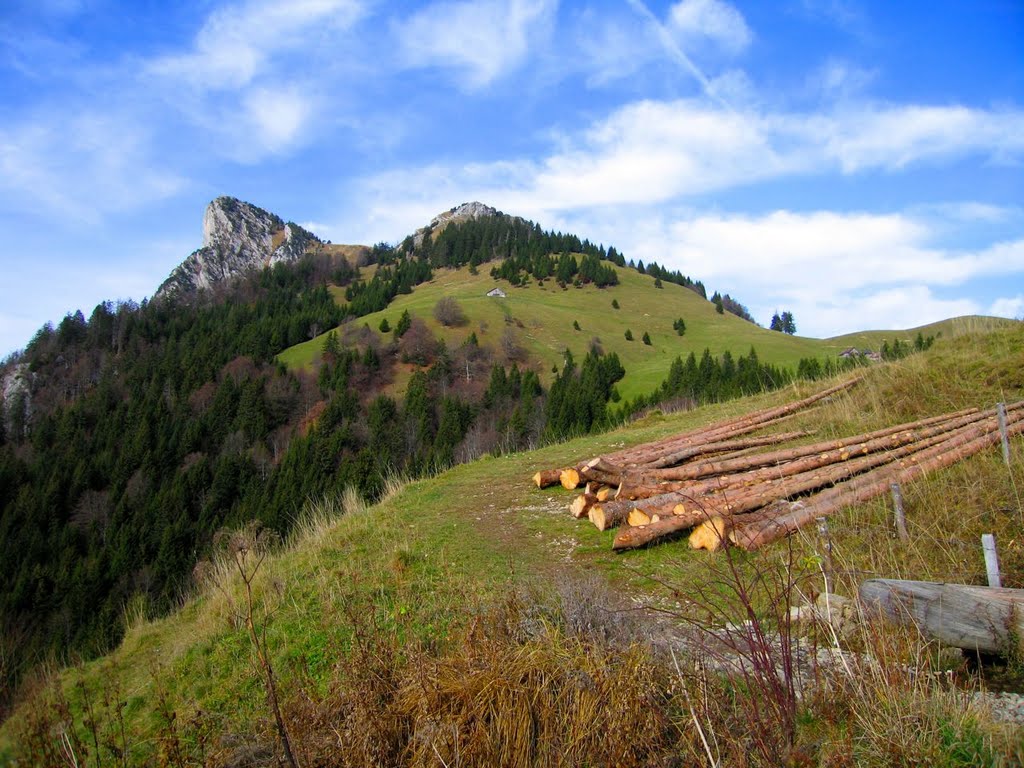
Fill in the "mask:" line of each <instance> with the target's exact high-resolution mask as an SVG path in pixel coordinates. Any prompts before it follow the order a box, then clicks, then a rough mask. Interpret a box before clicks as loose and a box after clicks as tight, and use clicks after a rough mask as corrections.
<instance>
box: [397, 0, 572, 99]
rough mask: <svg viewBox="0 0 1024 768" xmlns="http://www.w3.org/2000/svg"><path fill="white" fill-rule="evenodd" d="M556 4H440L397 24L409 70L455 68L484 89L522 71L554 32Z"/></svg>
mask: <svg viewBox="0 0 1024 768" xmlns="http://www.w3.org/2000/svg"><path fill="white" fill-rule="evenodd" d="M556 8H557V0H484V1H483V2H440V3H434V4H433V5H430V6H428V7H427V8H424V9H423V10H421V11H419V12H418V13H416V14H414V15H413V16H412V17H411V18H409V19H408V20H406V21H403V22H401V23H399V24H397V25H396V33H397V36H398V41H399V45H400V46H401V52H402V57H403V59H404V61H405V63H406V64H407V65H408V66H411V67H432V66H439V67H452V68H454V69H456V70H459V71H461V72H463V73H464V77H465V80H464V81H463V82H464V84H465V86H466V87H467V88H470V89H472V88H480V87H483V86H485V85H487V84H489V83H491V82H492V81H494V80H496V79H498V78H499V77H501V76H502V75H504V74H506V73H508V72H509V71H511V70H513V69H515V68H516V67H518V66H519V65H520V64H521V63H522V62H523V61H524V59H525V58H526V56H527V54H528V53H530V51H531V48H532V47H533V45H534V44H535V43H536V42H537V41H538V40H540V39H543V38H544V37H545V36H546V35H548V34H549V33H550V32H551V31H552V27H553V24H554V13H555V9H556Z"/></svg>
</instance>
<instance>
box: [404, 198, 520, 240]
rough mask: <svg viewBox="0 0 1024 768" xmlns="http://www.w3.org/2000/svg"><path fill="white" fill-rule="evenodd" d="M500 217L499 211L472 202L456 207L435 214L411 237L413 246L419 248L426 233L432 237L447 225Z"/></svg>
mask: <svg viewBox="0 0 1024 768" xmlns="http://www.w3.org/2000/svg"><path fill="white" fill-rule="evenodd" d="M500 215H501V211H499V210H498V209H497V208H491V206H489V205H484V204H483V203H478V202H472V203H463V204H462V205H457V206H456V207H454V208H452V209H451V210H450V211H445V212H444V213H439V214H437V216H435V217H434V218H433V219H431V220H430V223H429V224H428V225H427V226H425V227H420V228H419V229H417V230H416V232H415V234H414V235H413V245H415V246H416V247H417V248H419V247H420V245H421V244H422V243H423V237H424V235H426V234H427V232H430V233H431V237H433V236H434V235H436V234H437V233H438V232H440V231H441V230H443V229H444V228H445V227H447V226H448V225H449V224H452V223H459V222H463V221H469V220H471V219H482V218H484V217H486V216H500Z"/></svg>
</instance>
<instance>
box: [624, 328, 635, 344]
mask: <svg viewBox="0 0 1024 768" xmlns="http://www.w3.org/2000/svg"><path fill="white" fill-rule="evenodd" d="M624 335H625V337H626V341H632V340H633V332H632V331H631V330H629V328H627V329H626V333H625V334H624Z"/></svg>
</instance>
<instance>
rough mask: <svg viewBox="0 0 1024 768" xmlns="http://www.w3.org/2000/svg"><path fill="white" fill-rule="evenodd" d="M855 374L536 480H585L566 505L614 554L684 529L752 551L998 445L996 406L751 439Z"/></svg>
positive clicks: (700, 539)
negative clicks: (817, 437)
mask: <svg viewBox="0 0 1024 768" xmlns="http://www.w3.org/2000/svg"><path fill="white" fill-rule="evenodd" d="M856 381H857V379H853V380H851V381H848V382H844V383H843V384H840V385H837V386H835V387H831V388H829V389H827V390H824V391H822V392H819V393H817V394H815V395H813V396H811V397H808V398H804V399H803V400H799V401H796V402H794V403H790V404H788V405H785V406H780V407H778V408H771V409H765V410H762V411H757V412H755V413H751V414H747V415H746V416H742V417H739V418H736V419H732V420H730V421H726V422H722V423H719V424H713V425H710V426H708V427H704V428H702V429H698V430H691V431H690V432H687V433H684V434H682V435H676V436H673V437H669V438H666V439H663V440H659V441H656V442H653V443H648V444H645V445H640V446H635V447H633V448H629V449H626V450H622V451H618V452H616V453H611V454H606V455H604V456H599V457H596V458H593V459H590V460H587V461H583V462H580V463H578V464H575V465H574V466H572V467H569V468H566V469H562V470H542V471H541V472H538V473H537V475H535V476H534V482H535V483H536V484H537V485H538V486H539V487H545V486H546V485H552V484H555V483H561V484H562V485H563V486H564V487H565V488H568V489H575V488H577V487H579V486H580V485H581V484H585V486H586V487H585V488H584V490H583V493H581V494H580V495H579V496H577V497H576V498H575V499H574V500H573V502H572V504H571V505H570V511H571V512H572V514H573V516H574V517H576V518H583V517H587V518H588V519H589V520H590V521H591V522H592V523H593V524H594V525H595V526H596V527H597V528H598V529H599V530H602V531H603V530H608V529H610V528H617V529H618V531H617V532H616V536H615V540H614V543H613V548H614V549H615V550H626V549H633V548H636V547H640V546H645V545H648V544H651V543H653V542H658V541H662V540H665V539H668V538H672V537H676V536H678V535H679V534H680V533H681V532H684V531H688V530H691V529H692V532H691V534H690V537H689V541H690V545H691V546H692V547H694V548H698V549H711V550H715V549H718V548H720V547H722V546H723V545H725V544H727V543H731V544H734V545H736V546H739V547H742V548H744V549H747V550H754V549H758V548H760V547H762V546H764V545H766V544H769V543H771V542H773V541H776V540H778V539H780V538H782V537H784V536H787V535H789V534H790V533H792V532H793V531H796V530H798V529H799V528H801V527H803V526H805V525H808V524H809V523H811V522H813V521H814V520H816V519H818V518H821V517H827V516H828V515H830V514H833V513H834V512H836V511H837V510H839V509H842V508H843V507H846V506H849V505H852V504H856V503H860V502H863V501H866V500H868V499H870V498H873V497H875V496H878V495H880V494H883V493H887V492H889V489H890V486H891V485H892V484H893V483H904V482H908V481H911V480H914V479H916V478H918V477H921V476H923V475H925V474H927V473H928V472H932V471H935V470H938V469H942V468H944V467H947V466H950V465H951V464H954V463H956V462H958V461H961V460H962V459H964V458H966V457H968V456H971V455H973V454H975V453H978V452H979V451H981V450H984V449H985V448H988V447H990V446H992V445H995V444H996V443H998V442H999V440H1000V423H999V419H998V418H997V415H996V413H995V411H991V412H981V411H980V410H978V409H976V408H972V409H967V410H962V411H957V412H955V413H947V414H943V415H940V416H934V417H931V418H927V419H921V420H919V421H914V422H910V423H906V424H899V425H896V426H892V427H887V428H885V429H879V430H875V431H873V432H869V433H867V434H863V435H856V436H853V437H846V438H840V439H834V440H826V441H819V442H815V443H811V444H808V445H799V446H795V447H783V446H784V445H785V444H786V443H789V442H791V441H793V440H796V439H797V438H800V437H805V436H806V435H807V433H805V432H792V431H791V432H777V433H774V434H768V435H755V434H753V433H755V432H758V431H760V430H762V429H765V428H769V427H775V426H777V425H778V424H779V423H780V422H782V421H783V420H785V419H787V418H789V417H791V416H792V415H793V414H795V413H797V412H799V411H800V410H802V409H805V408H809V407H812V406H814V405H815V404H816V403H818V402H820V401H821V400H823V399H824V398H826V397H829V396H831V395H833V394H836V393H837V392H840V391H842V390H843V389H845V388H847V387H849V386H852V385H853V384H854V383H856ZM1022 431H1024V402H1022V403H1016V404H1012V405H1009V406H1007V407H1006V432H1007V434H1020V433H1021V432H1022ZM760 448H769V450H756V449H760ZM752 449H755V450H752Z"/></svg>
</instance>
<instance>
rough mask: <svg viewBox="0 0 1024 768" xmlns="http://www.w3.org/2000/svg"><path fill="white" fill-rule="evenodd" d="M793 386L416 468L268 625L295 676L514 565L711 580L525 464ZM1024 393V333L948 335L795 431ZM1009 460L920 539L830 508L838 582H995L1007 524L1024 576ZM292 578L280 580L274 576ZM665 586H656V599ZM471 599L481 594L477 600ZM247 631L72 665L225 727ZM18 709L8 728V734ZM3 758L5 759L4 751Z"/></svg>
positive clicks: (922, 490)
mask: <svg viewBox="0 0 1024 768" xmlns="http://www.w3.org/2000/svg"><path fill="white" fill-rule="evenodd" d="M812 389H813V386H812V385H802V386H800V387H793V388H791V389H789V390H787V391H784V392H776V393H772V394H770V395H766V396H761V397H757V398H750V399H747V400H743V401H733V402H731V403H728V404H724V405H719V406H714V407H708V408H703V409H699V410H696V411H692V412H689V413H680V414H672V415H669V416H661V415H655V416H652V417H648V419H646V420H644V421H643V422H640V423H638V424H634V425H631V426H630V427H628V428H623V429H620V430H617V431H616V432H612V433H609V434H605V435H599V436H590V437H586V438H581V439H578V440H575V441H572V442H569V443H565V444H561V445H554V446H549V447H546V448H544V449H541V450H538V451H534V452H530V453H522V454H516V455H512V456H506V457H501V458H485V459H482V460H479V461H476V462H473V463H471V464H467V465H463V466H460V467H456V468H455V469H453V470H451V471H448V472H446V473H444V474H442V475H440V476H438V477H436V478H433V479H426V480H420V481H417V482H414V483H411V484H409V485H407V486H406V487H405V488H404V490H402V491H401V492H399V493H397V495H394V496H393V497H391V498H389V499H387V500H386V501H384V502H383V503H382V504H380V505H379V506H377V507H375V508H372V509H370V510H362V511H358V512H354V513H352V514H349V515H347V516H344V517H341V518H340V519H337V520H335V521H332V522H330V523H326V524H323V525H320V526H317V527H316V528H315V531H313V532H312V533H309V534H307V535H306V536H305V537H302V538H300V539H299V540H298V541H297V542H296V543H293V545H292V546H290V547H289V548H288V549H286V550H285V551H284V552H282V553H281V554H280V555H279V556H276V557H274V558H273V559H272V560H271V561H270V562H269V563H268V566H267V568H266V569H265V573H264V574H263V578H262V579H261V584H262V585H264V589H263V594H264V595H265V596H266V599H267V600H268V601H269V602H271V603H272V604H273V605H274V606H275V607H276V610H277V612H276V614H275V617H274V620H273V623H272V625H271V629H270V632H269V636H268V637H269V643H270V645H271V647H272V648H273V649H274V650H275V655H276V657H277V664H278V668H279V670H280V671H281V673H282V678H283V680H284V685H285V686H286V687H287V686H288V685H289V684H290V682H289V681H294V679H295V676H296V674H299V670H301V674H302V675H309V677H310V678H311V679H312V681H313V683H314V684H315V682H316V681H317V680H318V679H320V678H321V676H324V675H326V674H328V672H329V671H330V669H331V667H332V666H333V665H334V664H335V663H337V662H338V661H339V660H340V659H343V658H344V657H345V655H346V654H347V653H348V652H349V651H350V649H351V641H352V617H353V616H355V615H361V616H363V617H366V616H373V617H374V619H375V621H376V623H377V625H378V626H379V627H382V628H384V629H388V628H390V629H394V630H395V631H397V632H399V634H400V635H402V636H406V637H407V636H410V635H416V636H420V637H430V638H435V639H439V641H440V642H443V638H444V636H445V634H446V631H447V630H448V628H449V627H450V626H451V625H452V624H453V623H460V622H464V621H466V620H468V618H469V616H470V615H471V613H472V610H471V609H472V608H473V606H476V605H479V604H480V602H481V601H483V600H486V599H487V597H488V596H489V595H494V594H495V593H497V592H499V591H501V589H502V588H503V585H504V584H506V583H508V582H509V581H513V580H519V581H521V580H534V581H540V582H546V583H549V584H553V583H557V582H558V581H560V580H561V578H553V577H555V576H556V575H558V576H560V577H564V575H565V574H566V573H567V572H568V571H572V572H585V573H591V574H594V573H596V574H600V575H601V576H602V577H603V579H604V580H606V581H607V582H609V583H610V584H612V585H613V586H617V587H621V588H623V589H624V593H625V594H627V595H630V596H636V595H639V594H643V593H644V592H647V593H649V594H651V595H653V596H655V597H656V598H659V599H664V600H667V601H668V602H669V603H671V602H672V600H673V599H674V598H673V596H672V595H671V594H670V593H668V592H666V591H665V590H664V589H663V588H662V587H660V586H659V582H667V583H670V584H675V585H679V587H680V589H681V590H683V592H684V594H685V593H686V590H687V587H686V585H688V584H693V583H705V582H706V581H707V580H708V578H709V573H710V572H711V570H712V569H713V568H714V567H715V564H716V563H719V564H720V563H721V560H720V559H718V558H720V556H717V555H711V554H708V553H704V552H692V551H690V550H689V549H687V548H686V545H685V542H683V543H681V544H677V545H674V546H661V547H654V548H650V549H647V550H642V551H636V552H631V553H628V554H626V555H624V556H616V555H613V553H612V552H611V551H610V543H611V539H612V537H613V535H612V532H605V533H601V532H598V531H596V530H595V529H594V528H593V527H592V526H590V525H588V524H585V523H581V522H577V521H574V520H572V519H571V518H570V517H569V516H568V515H567V514H565V512H564V510H565V505H566V504H567V503H568V501H569V500H570V498H571V496H570V494H568V493H567V492H564V491H562V490H561V489H555V490H552V489H548V490H543V491H540V490H537V489H535V488H532V487H530V486H529V484H528V482H527V479H528V477H529V476H530V474H532V473H533V472H534V471H535V470H536V469H537V468H539V467H547V466H560V465H564V464H566V463H569V462H572V461H574V460H576V459H578V458H580V457H585V456H591V455H595V454H598V453H601V452H604V451H608V450H611V449H613V448H615V447H619V446H622V445H624V444H635V443H638V442H642V441H647V440H651V439H654V438H656V437H660V436H663V435H666V434H671V433H675V432H678V431H680V430H683V429H686V428H689V427H691V426H694V425H698V424H705V423H709V422H712V421H715V420H718V419H721V418H725V417H728V416H732V415H735V414H737V413H741V412H745V411H749V410H752V409H754V408H759V407H763V406H765V405H768V404H772V403H777V402H782V401H785V400H789V399H792V398H795V397H797V396H800V395H803V394H806V393H807V392H809V391H811V390H812ZM1021 398H1024V331H1021V330H1020V329H1014V330H1012V331H1001V332H996V333H989V334H987V335H984V336H981V335H975V336H965V337H962V338H961V339H958V340H954V341H950V340H942V341H940V342H939V343H937V344H936V346H935V347H934V348H933V349H932V350H931V351H929V352H928V353H926V354H924V355H918V356H914V357H911V358H908V359H906V360H904V361H901V362H899V363H895V364H889V365H884V366H877V367H874V368H872V369H870V370H869V371H868V373H867V378H866V380H865V382H863V383H862V384H861V385H859V386H858V387H857V388H856V389H855V390H853V391H852V392H851V393H850V394H848V395H844V396H841V397H839V398H837V399H835V400H834V401H833V402H831V403H829V404H827V405H825V406H823V407H821V408H820V409H817V410H815V411H812V412H808V413H806V414H804V415H802V416H800V417H798V418H797V419H795V420H794V421H793V422H790V423H788V424H787V426H786V429H793V428H797V427H800V426H804V427H811V428H816V429H817V430H818V436H819V438H820V437H824V436H827V435H846V434H858V433H861V432H864V431H867V430H869V429H872V428H877V427H879V426H882V425H886V424H892V423H895V422H899V421H906V420H910V419H913V418H919V417H923V416H926V415H932V414H937V413H942V412H946V411H949V410H952V409H956V408H962V407H966V406H981V407H988V406H990V405H991V404H992V403H993V402H995V401H997V400H999V399H1006V400H1009V401H1012V400H1017V399H1021ZM1013 452H1014V463H1013V467H1012V472H1011V473H1008V472H1007V470H1006V468H1005V467H1004V466H1003V464H1002V460H1001V457H1000V455H999V451H998V450H992V451H989V452H987V453H986V454H984V455H981V456H978V457H976V458H974V459H972V460H970V461H968V462H965V463H963V464H962V465H960V466H958V467H955V468H953V469H951V470H948V471H946V472H942V473H938V474H936V475H934V476H932V477H930V478H928V479H926V480H924V481H921V482H918V483H914V484H913V485H911V486H909V487H907V488H905V489H904V495H905V498H906V504H907V509H908V517H909V526H910V531H911V541H910V543H909V544H907V545H905V546H904V545H900V544H899V543H898V542H897V541H895V540H894V538H893V536H892V535H891V513H890V510H889V505H888V502H887V500H886V499H879V500H877V501H875V502H869V503H866V504H862V505H859V506H857V507H855V508H853V509H850V510H847V511H846V512H844V513H842V514H839V515H836V516H835V517H833V518H832V520H831V531H832V536H833V545H834V548H835V555H834V557H835V561H836V568H837V582H838V585H839V586H838V589H837V591H839V592H840V593H843V594H850V593H851V592H852V590H854V589H855V583H856V580H858V579H860V578H865V577H869V576H875V575H877V576H888V577H903V578H920V579H935V580H945V581H954V582H963V583H984V563H983V559H982V556H981V551H980V547H979V546H978V540H979V536H980V534H981V533H983V532H994V533H995V534H996V535H997V538H998V540H999V542H1000V546H1001V552H1000V555H1001V558H1002V563H1003V572H1004V574H1005V575H1006V580H1007V583H1006V586H1012V587H1024V580H1022V579H1024V541H1022V540H1021V538H1020V535H1019V533H1020V529H1021V526H1022V525H1024V505H1022V499H1021V492H1022V491H1024V441H1021V440H1020V439H1017V440H1015V441H1014V447H1013ZM792 541H793V542H794V545H795V548H796V558H797V559H796V562H798V563H801V562H803V563H813V562H814V560H813V558H811V557H809V556H812V555H814V554H815V546H816V541H815V539H814V536H813V535H800V536H797V537H794V539H793V540H792ZM784 550H785V548H784V547H780V546H779V545H776V546H774V547H772V548H769V549H767V550H766V551H764V552H762V553H754V554H752V555H748V556H741V558H740V559H741V561H742V563H744V564H747V565H749V564H752V563H764V562H768V563H780V564H781V563H782V562H783V560H782V557H783V554H784ZM271 583H280V584H282V585H283V591H282V592H281V593H280V594H278V593H277V592H275V591H274V590H270V589H267V588H266V585H269V584H271ZM659 596H660V597H659ZM467 607H468V608H469V609H470V610H467ZM249 658H250V649H249V647H248V644H247V640H246V638H245V635H244V633H243V631H242V630H241V629H240V628H237V627H236V628H232V627H231V625H230V623H229V621H228V619H227V613H226V609H225V605H224V600H223V599H221V598H219V597H218V596H217V595H216V594H215V593H213V592H207V593H204V594H200V595H198V596H197V597H196V598H194V599H192V600H190V601H189V602H188V603H186V605H185V606H184V607H183V609H182V610H181V611H179V612H178V613H176V614H174V615H173V616H170V617H168V618H166V619H161V620H158V621H153V622H149V623H142V624H139V625H136V626H135V627H134V628H133V629H132V630H131V631H130V632H129V634H128V636H127V638H126V640H125V642H124V643H123V645H122V646H121V647H120V648H119V649H117V650H116V651H115V652H114V653H112V654H111V655H110V656H108V657H107V658H104V659H101V660H99V661H95V662H91V663H89V664H86V665H85V666H84V667H83V668H82V669H81V671H70V672H65V673H64V681H65V688H66V689H67V690H68V691H69V695H70V696H71V697H72V699H74V698H75V696H76V694H75V689H74V685H73V681H74V680H77V679H79V677H80V676H82V675H84V679H85V680H87V681H89V683H90V684H91V685H93V686H95V688H96V689H97V690H98V689H100V688H101V682H102V683H103V684H107V685H112V686H114V687H115V688H116V689H118V690H119V691H121V695H123V696H125V698H126V700H127V702H128V708H127V710H126V716H127V718H128V721H129V725H130V727H131V729H132V732H135V733H139V734H145V733H147V732H152V729H154V728H155V727H156V725H157V722H158V718H157V716H156V714H155V712H154V699H155V696H156V691H157V690H158V689H163V690H165V691H166V692H167V695H168V697H169V700H170V701H171V703H172V705H173V706H177V707H182V708H187V707H189V706H190V705H189V704H188V702H191V701H193V700H194V701H196V702H197V703H198V705H199V706H200V707H201V708H203V710H204V711H206V712H208V713H210V714H211V715H212V716H213V717H214V718H216V719H217V720H218V722H220V723H221V726H222V727H225V728H235V727H237V728H240V729H244V727H246V726H245V723H246V722H247V721H248V720H249V718H250V717H251V716H253V714H254V713H259V714H262V713H263V709H262V707H263V698H262V694H261V692H260V690H259V688H258V686H257V685H256V684H255V683H254V681H253V675H252V672H251V668H250V667H249ZM12 722H17V718H15V719H14V721H9V722H8V723H7V724H5V725H4V726H3V728H2V729H0V757H2V752H3V744H4V743H5V742H9V740H10V739H12V738H13V736H12V733H13V730H12V729H13V725H12ZM0 762H2V760H0Z"/></svg>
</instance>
